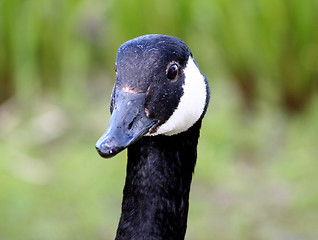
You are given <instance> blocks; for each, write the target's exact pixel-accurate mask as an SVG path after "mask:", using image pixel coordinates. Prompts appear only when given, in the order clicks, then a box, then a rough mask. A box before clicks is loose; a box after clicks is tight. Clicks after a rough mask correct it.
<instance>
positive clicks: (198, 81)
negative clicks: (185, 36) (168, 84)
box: [151, 57, 207, 136]
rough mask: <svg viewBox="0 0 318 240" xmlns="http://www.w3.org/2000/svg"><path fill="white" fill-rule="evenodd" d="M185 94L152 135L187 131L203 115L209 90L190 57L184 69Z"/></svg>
mask: <svg viewBox="0 0 318 240" xmlns="http://www.w3.org/2000/svg"><path fill="white" fill-rule="evenodd" d="M184 76H185V80H184V84H183V95H182V97H181V99H180V102H179V105H178V107H177V109H176V110H175V111H174V112H173V114H172V115H171V116H170V118H169V119H168V120H167V121H166V122H165V123H164V124H162V125H161V126H160V127H159V128H158V130H157V132H156V133H154V134H151V135H158V134H163V135H168V136H170V135H174V134H178V133H181V132H184V131H187V130H188V129H189V128H190V127H191V126H193V124H195V123H196V122H197V121H198V120H199V118H200V117H201V115H202V113H203V111H204V107H205V104H206V98H207V92H206V84H205V79H204V76H203V75H202V74H201V72H200V70H199V69H198V67H197V66H196V64H195V63H194V60H193V58H192V57H189V59H188V63H187V65H186V67H185V69H184Z"/></svg>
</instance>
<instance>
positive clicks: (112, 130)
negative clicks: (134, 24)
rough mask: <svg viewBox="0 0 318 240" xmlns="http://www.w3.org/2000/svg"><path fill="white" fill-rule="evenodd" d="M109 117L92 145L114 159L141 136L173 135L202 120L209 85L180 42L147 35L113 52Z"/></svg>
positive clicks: (104, 155) (185, 47) (184, 45)
mask: <svg viewBox="0 0 318 240" xmlns="http://www.w3.org/2000/svg"><path fill="white" fill-rule="evenodd" d="M115 70H116V82H115V85H114V88H113V92H112V97H111V104H110V112H111V118H110V120H109V125H108V128H107V130H106V132H105V133H104V134H103V135H102V137H101V138H100V139H99V140H98V141H97V143H96V149H97V151H98V153H99V154H100V155H101V156H102V157H105V158H109V157H112V156H114V155H116V154H117V153H119V152H120V151H122V150H123V149H125V148H126V147H128V146H129V145H131V144H132V143H134V142H135V141H137V140H138V139H140V138H141V137H143V136H156V135H160V134H162V135H167V136H170V135H175V134H179V133H181V132H184V131H187V130H188V129H189V128H190V127H191V126H193V125H194V124H195V123H196V122H197V121H198V120H199V119H200V118H202V117H203V115H204V113H205V110H206V108H207V104H208V100H209V89H208V84H207V80H206V78H205V77H204V75H202V74H201V72H200V70H199V68H198V65H197V64H196V62H195V60H194V58H193V56H192V53H191V51H190V50H189V48H188V47H187V45H186V44H185V43H184V42H183V41H182V40H180V39H178V38H175V37H171V36H165V35H145V36H141V37H138V38H134V39H132V40H129V41H127V42H125V43H124V44H122V45H121V46H120V48H119V50H118V52H117V58H116V64H115Z"/></svg>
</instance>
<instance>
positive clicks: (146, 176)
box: [116, 120, 201, 240]
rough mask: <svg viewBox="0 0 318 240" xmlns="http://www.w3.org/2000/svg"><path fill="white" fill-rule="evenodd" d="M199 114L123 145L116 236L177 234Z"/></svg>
mask: <svg viewBox="0 0 318 240" xmlns="http://www.w3.org/2000/svg"><path fill="white" fill-rule="evenodd" d="M200 127H201V120H199V121H198V122H197V123H196V124H195V125H194V126H192V127H191V128H190V129H189V130H188V131H186V132H183V133H180V134H177V135H173V136H162V135H160V136H155V137H143V138H141V139H140V140H138V141H137V142H136V143H134V144H133V145H131V146H130V147H129V148H128V163H127V176H126V183H125V187H124V196H123V203H122V214H121V218H120V222H119V226H118V230H117V236H116V240H119V239H120V240H123V239H129V240H132V239H139V240H140V239H147V240H150V239H151V240H158V239H162V240H169V239H171V240H172V239H173V240H181V239H184V235H185V232H186V227H187V216H188V206H189V191H190V184H191V180H192V174H193V171H194V167H195V163H196V158H197V144H198V138H199V131H200Z"/></svg>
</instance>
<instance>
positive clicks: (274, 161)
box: [0, 0, 318, 240]
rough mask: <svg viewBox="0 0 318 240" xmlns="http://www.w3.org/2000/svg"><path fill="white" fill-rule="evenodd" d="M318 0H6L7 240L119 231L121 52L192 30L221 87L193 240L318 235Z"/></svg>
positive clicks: (0, 75) (1, 204)
mask: <svg viewBox="0 0 318 240" xmlns="http://www.w3.org/2000/svg"><path fill="white" fill-rule="evenodd" d="M317 12H318V1H317V0H304V1H298V0H277V1H271V0H239V1H234V0H214V1H211V0H196V1H191V0H175V1H168V0H160V1H159V0H138V1H135V0H134V1H133V0H116V1H115V0H108V1H101V0H46V1H38V0H0V239H1V240H2V239H3V240H19V239H31V240H33V239H34V240H36V239H41V240H64V239H65V240H69V239H106V240H108V239H114V235H115V231H116V228H117V223H118V219H119V215H120V206H121V197H122V188H123V185H124V178H125V166H126V153H125V152H124V153H121V154H119V155H118V156H116V157H114V158H112V159H108V160H103V159H102V158H100V157H99V156H98V154H97V152H96V151H95V148H94V145H95V142H96V140H97V139H98V138H99V137H100V136H101V134H102V133H103V132H104V130H105V129H106V126H107V122H108V118H109V107H108V106H109V100H110V92H111V89H112V85H113V83H114V80H115V74H114V70H113V69H114V62H115V57H116V51H117V49H118V47H119V46H120V45H121V44H122V43H123V42H125V41H127V40H129V39H131V38H134V37H137V36H139V35H143V34H148V33H161V34H168V35H173V36H176V37H179V38H181V39H183V40H184V41H185V42H186V43H187V44H188V46H189V47H190V49H191V50H192V52H193V54H194V56H195V58H196V61H197V62H198V64H199V66H200V69H201V71H202V72H203V73H204V74H206V75H207V77H208V79H209V82H210V85H211V95H212V97H211V102H210V108H209V110H208V112H207V115H206V117H205V119H204V123H203V127H202V133H201V139H200V142H199V157H198V163H197V167H196V172H195V176H194V179H193V185H192V190H191V201H190V212H189V222H188V231H187V235H186V239H188V240H191V239H196V240H201V239H202V240H203V239H207V240H208V239H222V240H239V239H242V240H243V239H244V240H255V239H256V240H258V239H260V240H262V239H264V240H265V239H270V240H289V239H293V240H298V239H299V240H314V239H318V228H317V224H318V174H317V173H318V163H317V161H318V159H317V155H318V148H317V143H318V103H317V100H318V94H317V93H318V83H317V82H318V27H317V23H318V14H317Z"/></svg>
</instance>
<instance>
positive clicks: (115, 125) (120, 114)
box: [96, 88, 157, 158]
mask: <svg viewBox="0 0 318 240" xmlns="http://www.w3.org/2000/svg"><path fill="white" fill-rule="evenodd" d="M114 91H115V92H114V93H113V96H114V106H113V112H112V115H111V117H110V120H109V124H108V128H107V130H106V132H105V133H104V135H103V136H102V137H101V138H100V139H99V140H98V141H97V143H96V149H97V151H98V153H99V154H100V155H101V156H102V157H104V158H110V157H113V156H115V155H116V154H117V153H119V152H120V151H122V150H124V149H125V148H126V147H128V146H129V145H130V144H132V143H134V142H135V141H137V140H138V139H140V138H141V137H142V136H144V135H145V134H146V133H147V132H148V130H149V129H150V128H151V127H152V126H153V125H154V124H155V123H156V122H157V120H154V119H150V118H148V117H147V116H146V113H145V109H144V106H145V99H146V93H128V92H124V91H121V90H118V89H117V88H115V89H114Z"/></svg>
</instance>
